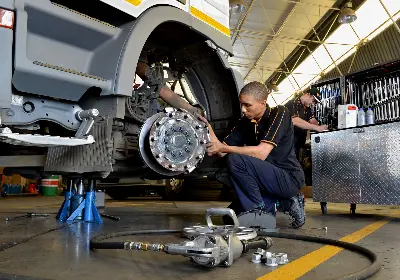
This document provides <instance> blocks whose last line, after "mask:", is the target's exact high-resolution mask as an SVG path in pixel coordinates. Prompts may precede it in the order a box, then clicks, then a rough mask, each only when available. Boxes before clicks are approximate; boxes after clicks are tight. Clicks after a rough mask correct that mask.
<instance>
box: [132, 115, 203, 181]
mask: <svg viewBox="0 0 400 280" xmlns="http://www.w3.org/2000/svg"><path fill="white" fill-rule="evenodd" d="M209 139H210V138H209V132H208V128H207V126H206V125H205V124H204V123H203V122H201V121H200V120H198V119H197V118H195V117H194V116H193V115H191V114H190V113H189V112H187V111H186V110H183V109H180V110H176V109H173V108H166V109H165V110H164V111H163V112H161V113H158V114H155V115H153V116H152V117H151V118H149V119H148V120H147V121H146V122H145V124H144V126H143V127H142V130H141V132H140V135H139V146H140V153H141V155H142V158H143V159H144V161H145V163H146V164H147V165H148V166H149V167H150V168H152V169H153V170H154V171H156V172H157V173H160V174H164V175H176V174H180V173H183V172H188V173H190V172H192V171H193V170H194V169H195V168H196V166H197V165H198V164H199V163H200V162H201V161H202V159H203V158H204V155H205V152H206V143H208V141H209Z"/></svg>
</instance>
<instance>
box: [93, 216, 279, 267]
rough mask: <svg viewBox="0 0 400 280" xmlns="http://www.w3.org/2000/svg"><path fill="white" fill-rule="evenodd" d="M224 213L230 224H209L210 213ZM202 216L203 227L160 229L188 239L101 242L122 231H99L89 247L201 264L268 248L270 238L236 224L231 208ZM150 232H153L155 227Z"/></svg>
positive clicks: (224, 262) (211, 264) (227, 261)
mask: <svg viewBox="0 0 400 280" xmlns="http://www.w3.org/2000/svg"><path fill="white" fill-rule="evenodd" d="M225 215H226V216H229V217H230V218H231V219H232V221H233V225H223V226H218V225H214V224H213V222H212V220H211V217H212V216H213V217H215V216H225ZM205 217H206V221H207V228H205V227H203V226H192V227H188V228H184V229H183V231H178V232H174V231H168V230H167V231H164V233H181V234H182V235H183V236H184V237H186V238H189V240H186V241H183V242H181V243H179V244H172V243H168V244H158V243H153V244H152V243H143V242H136V241H125V242H101V241H102V240H104V239H107V238H111V237H117V236H124V235H125V234H124V233H121V234H119V235H118V234H115V235H103V236H99V237H97V238H95V239H92V240H91V242H90V247H91V248H92V249H125V250H138V251H156V252H164V253H166V254H170V255H181V256H184V257H188V258H190V260H191V261H192V262H194V263H196V264H199V265H201V266H206V267H216V266H226V267H229V266H231V265H232V263H233V261H234V260H236V259H238V258H239V257H240V256H241V255H242V254H243V253H246V252H248V251H249V250H250V249H257V248H262V249H268V248H270V247H271V246H272V239H271V238H269V237H263V238H257V233H256V231H255V230H253V229H250V228H244V227H240V226H239V221H238V219H237V217H236V214H235V212H234V211H233V210H232V209H229V208H210V209H207V211H206V214H205ZM142 232H143V231H142ZM151 232H152V233H157V231H151ZM125 233H127V232H125ZM145 233H146V232H145ZM145 233H144V234H145ZM149 233H150V231H149ZM160 233H162V232H160ZM128 234H132V232H130V233H129V232H128ZM128 234H126V235H128Z"/></svg>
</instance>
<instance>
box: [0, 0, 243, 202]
mask: <svg viewBox="0 0 400 280" xmlns="http://www.w3.org/2000/svg"><path fill="white" fill-rule="evenodd" d="M0 38H1V44H0V61H1V63H0V112H1V114H0V123H1V126H0V141H1V142H0V165H1V166H5V168H4V171H3V172H4V174H5V175H12V174H20V175H21V176H23V177H26V178H40V177H43V176H47V175H51V174H57V175H62V176H63V177H68V178H78V177H91V178H98V179H99V180H103V181H107V180H110V182H117V181H118V180H119V179H121V178H134V179H141V180H142V179H146V180H165V179H166V180H171V179H175V178H185V176H192V177H193V176H194V177H196V176H200V177H204V176H209V175H210V174H211V175H212V174H214V173H215V171H217V170H218V168H220V167H219V164H218V162H217V161H216V160H215V159H214V158H211V157H207V155H206V153H205V144H206V143H207V139H208V138H207V128H206V127H202V126H201V124H199V122H198V120H196V119H195V117H194V116H193V115H191V114H188V112H186V111H185V110H179V109H173V108H170V107H169V106H168V104H165V102H162V100H160V98H159V97H158V95H157V93H158V92H159V89H160V87H162V86H168V87H170V88H171V89H172V90H174V91H175V92H177V93H180V94H181V95H182V97H183V98H185V99H186V100H187V101H188V102H189V103H190V104H192V105H196V106H199V107H200V108H202V109H203V110H204V112H206V116H207V118H208V120H209V123H210V124H211V125H212V127H213V128H214V130H215V132H216V135H217V136H218V137H221V138H222V137H224V136H226V135H227V134H229V132H230V130H231V128H232V127H233V126H234V123H235V122H236V120H237V119H239V118H240V104H239V99H238V92H239V90H240V88H241V87H242V86H243V80H242V78H241V76H240V74H239V73H238V72H237V71H235V70H234V69H232V68H231V66H230V65H229V63H228V59H229V57H230V56H233V49H232V45H231V38H230V29H229V1H228V0H101V1H99V0H85V1H71V0H0ZM143 56H145V57H146V58H147V63H148V65H149V70H148V72H147V73H149V75H148V77H149V79H148V80H146V82H144V83H143V84H142V85H141V86H140V87H139V88H134V87H133V85H134V83H135V80H136V67H137V65H138V61H139V59H140V58H141V57H143ZM160 133H164V134H165V135H164V134H163V135H164V136H163V137H152V136H151V135H161V134H160ZM156 138H157V139H156ZM168 141H169V142H168ZM182 141H183V142H182ZM167 142H168V143H169V144H171V143H172V144H171V145H172V146H171V147H172V151H171V149H170V148H171V147H170V148H168V147H167V146H168V145H169V144H168V145H167V144H166V143H167ZM179 143H180V144H179ZM188 143H189V144H188ZM174 145H175V146H174ZM176 145H178V146H179V145H181V146H180V148H182V149H183V148H185V151H187V154H185V155H182V151H181V150H180V148H179V149H178V146H176ZM182 145H186V146H182ZM174 153H178V154H177V155H175V154H174ZM121 195H122V194H120V196H121ZM122 196H123V195H122Z"/></svg>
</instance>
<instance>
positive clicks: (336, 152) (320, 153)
mask: <svg viewBox="0 0 400 280" xmlns="http://www.w3.org/2000/svg"><path fill="white" fill-rule="evenodd" d="M313 86H315V87H318V88H319V89H320V91H321V94H322V102H321V104H318V105H317V106H315V107H314V113H315V116H316V117H317V118H319V120H320V122H321V123H322V124H326V125H328V126H329V128H330V131H328V132H322V133H312V134H311V153H312V182H313V189H312V190H313V201H316V202H320V204H321V210H322V213H323V214H327V203H328V202H333V203H349V204H350V212H351V213H352V214H355V210H356V205H357V204H378V205H400V184H399V182H400V106H399V105H400V104H399V102H400V62H392V63H389V64H384V65H379V66H376V67H374V68H371V69H368V70H365V71H362V72H358V73H352V74H349V75H347V76H344V77H339V78H337V79H332V80H329V81H321V82H318V83H317V84H315V85H313ZM339 104H356V105H357V106H358V107H359V108H364V109H367V108H368V107H369V108H372V110H373V111H374V115H375V124H373V125H365V126H358V127H353V128H345V129H337V107H338V105H339Z"/></svg>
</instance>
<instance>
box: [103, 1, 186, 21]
mask: <svg viewBox="0 0 400 280" xmlns="http://www.w3.org/2000/svg"><path fill="white" fill-rule="evenodd" d="M101 1H102V2H104V3H107V4H108V5H110V6H113V7H114V8H116V9H118V10H121V11H123V12H125V13H127V14H130V15H132V16H134V17H138V16H139V15H140V14H141V13H143V12H144V11H145V10H147V9H148V8H151V7H152V6H157V5H168V6H174V7H177V8H179V9H181V10H184V11H186V12H188V11H189V7H190V5H189V4H190V3H189V2H190V0H101Z"/></svg>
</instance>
